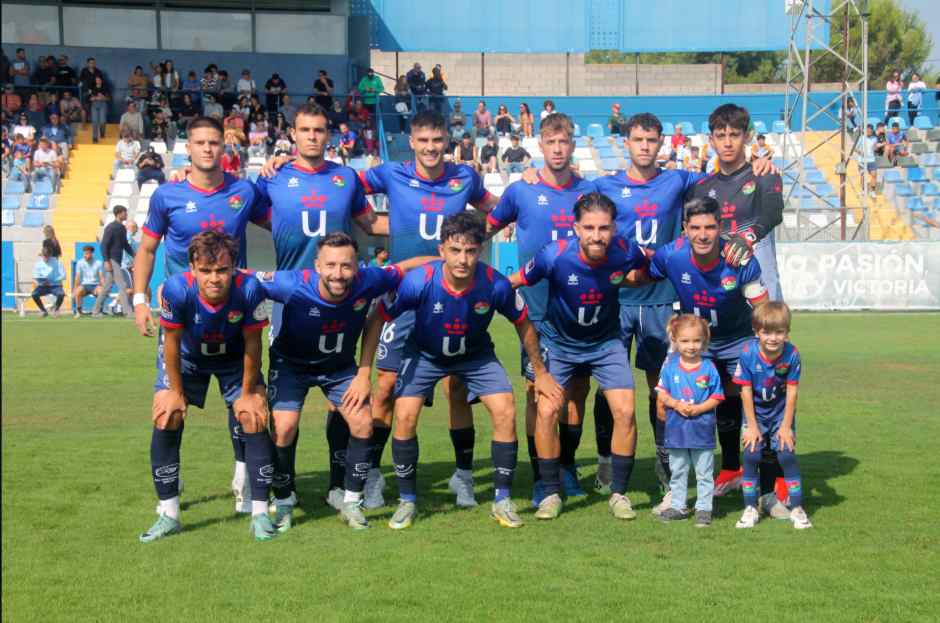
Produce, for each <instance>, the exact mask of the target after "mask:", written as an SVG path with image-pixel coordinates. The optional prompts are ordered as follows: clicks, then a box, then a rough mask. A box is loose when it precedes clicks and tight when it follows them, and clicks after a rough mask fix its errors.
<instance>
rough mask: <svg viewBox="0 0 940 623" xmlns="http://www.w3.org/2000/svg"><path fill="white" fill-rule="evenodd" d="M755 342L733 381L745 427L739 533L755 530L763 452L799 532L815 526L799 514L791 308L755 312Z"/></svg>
mask: <svg viewBox="0 0 940 623" xmlns="http://www.w3.org/2000/svg"><path fill="white" fill-rule="evenodd" d="M752 325H753V327H754V333H755V334H756V336H757V337H756V338H754V339H752V340H751V341H750V342H748V343H747V344H746V345H745V346H744V349H743V352H742V353H741V357H740V358H739V359H738V367H737V369H736V370H735V373H734V382H735V383H736V384H737V385H740V386H741V401H742V405H743V407H744V417H745V419H746V422H747V425H746V428H745V430H744V434H743V436H742V442H743V445H744V477H743V480H742V483H741V488H742V490H743V493H744V514H743V515H742V516H741V519H740V520H738V522H737V523H736V524H735V527H737V528H753V527H754V526H755V525H756V524H757V522H758V520H759V517H760V514H759V513H758V510H757V499H758V495H759V491H758V489H759V488H758V486H757V482H758V480H757V478H758V475H757V470H758V465H759V464H760V461H761V455H762V453H763V450H764V447H765V446H767V445H769V447H770V449H771V450H774V451H775V452H776V453H777V458H778V459H779V461H780V465H781V467H783V477H784V480H785V482H786V486H787V492H788V493H789V495H790V506H791V507H792V509H791V510H790V521H791V522H793V527H794V528H796V529H797V530H803V529H806V528H811V527H813V524H811V523H810V521H809V518H808V517H807V516H806V511H804V510H803V491H802V482H801V479H800V468H799V465H798V464H797V461H796V432H795V428H796V422H795V419H796V398H797V387H798V384H799V381H800V353H799V351H798V350H797V349H796V347H795V346H793V344H791V343H790V342H789V341H788V340H789V337H790V308H789V307H787V305H786V303H783V302H769V303H766V304H765V305H762V306H760V307H758V308H756V309H755V310H754V314H753V320H752Z"/></svg>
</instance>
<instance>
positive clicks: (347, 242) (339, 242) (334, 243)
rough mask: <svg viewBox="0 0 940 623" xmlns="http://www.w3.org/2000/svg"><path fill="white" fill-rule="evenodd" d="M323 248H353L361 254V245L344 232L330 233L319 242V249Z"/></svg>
mask: <svg viewBox="0 0 940 623" xmlns="http://www.w3.org/2000/svg"><path fill="white" fill-rule="evenodd" d="M323 247H352V248H353V251H355V252H357V253H358V252H359V243H357V242H356V239H355V238H353V237H352V236H350V235H349V234H347V233H346V232H342V231H334V232H330V233H328V234H327V235H325V236H323V237H322V238H320V240H319V241H317V249H322V248H323Z"/></svg>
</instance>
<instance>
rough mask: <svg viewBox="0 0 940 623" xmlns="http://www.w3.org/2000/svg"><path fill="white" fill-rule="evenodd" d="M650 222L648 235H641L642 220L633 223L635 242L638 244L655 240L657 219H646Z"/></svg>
mask: <svg viewBox="0 0 940 623" xmlns="http://www.w3.org/2000/svg"><path fill="white" fill-rule="evenodd" d="M648 223H649V224H650V235H649V236H648V237H647V236H644V235H643V221H637V222H636V223H634V225H635V226H636V243H637V244H638V245H641V246H642V245H646V244H651V243H654V242H656V234H657V232H658V231H659V219H655V218H654V219H652V220H650V221H648Z"/></svg>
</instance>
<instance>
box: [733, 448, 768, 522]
mask: <svg viewBox="0 0 940 623" xmlns="http://www.w3.org/2000/svg"><path fill="white" fill-rule="evenodd" d="M762 454H763V452H762V451H761V447H760V444H758V447H757V448H755V449H754V450H750V449H749V448H744V475H743V476H742V478H741V495H742V496H743V497H744V505H745V506H754V507H756V506H757V498H758V497H759V496H760V494H761V488H760V486H759V484H758V476H757V470H758V466H759V465H760V461H761V455H762ZM773 490H774V489H773V484H771V486H770V491H773Z"/></svg>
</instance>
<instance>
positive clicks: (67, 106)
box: [59, 91, 85, 136]
mask: <svg viewBox="0 0 940 623" xmlns="http://www.w3.org/2000/svg"><path fill="white" fill-rule="evenodd" d="M59 114H60V115H61V116H62V121H64V122H65V123H67V124H69V126H72V124H75V123H83V122H84V119H85V110H84V109H83V108H82V105H81V102H79V101H78V98H77V97H72V93H71V91H66V92H65V93H63V94H62V99H60V100H59ZM72 136H75V129H74V128H72Z"/></svg>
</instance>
